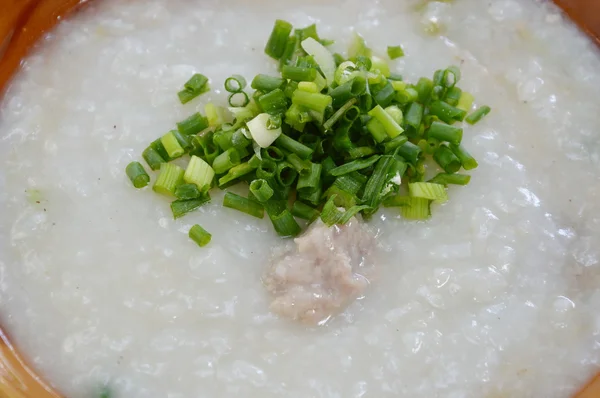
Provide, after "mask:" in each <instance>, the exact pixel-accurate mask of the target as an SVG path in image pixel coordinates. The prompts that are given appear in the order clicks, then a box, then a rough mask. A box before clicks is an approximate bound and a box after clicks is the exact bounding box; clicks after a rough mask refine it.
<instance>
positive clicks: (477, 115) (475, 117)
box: [465, 105, 492, 124]
mask: <svg viewBox="0 0 600 398" xmlns="http://www.w3.org/2000/svg"><path fill="white" fill-rule="evenodd" d="M491 110H492V108H490V107H489V106H487V105H484V106H481V107H479V108H477V110H476V111H474V112H473V113H471V114H470V115H469V116H467V118H466V119H465V121H466V122H467V123H469V124H475V123H477V122H478V121H480V120H481V118H483V117H484V116H485V115H487V114H488V113H490V111H491Z"/></svg>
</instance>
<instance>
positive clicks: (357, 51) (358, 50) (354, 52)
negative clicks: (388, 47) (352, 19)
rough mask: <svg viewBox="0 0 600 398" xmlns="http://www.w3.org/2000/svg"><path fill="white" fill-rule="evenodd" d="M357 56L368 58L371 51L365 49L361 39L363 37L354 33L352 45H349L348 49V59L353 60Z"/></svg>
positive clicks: (365, 46)
mask: <svg viewBox="0 0 600 398" xmlns="http://www.w3.org/2000/svg"><path fill="white" fill-rule="evenodd" d="M358 56H363V57H370V56H371V49H370V48H369V47H367V43H366V42H365V39H363V37H362V36H361V35H359V34H358V33H356V32H354V37H353V39H352V43H351V44H350V48H348V58H350V59H354V58H356V57H358Z"/></svg>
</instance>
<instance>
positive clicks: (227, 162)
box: [212, 148, 241, 174]
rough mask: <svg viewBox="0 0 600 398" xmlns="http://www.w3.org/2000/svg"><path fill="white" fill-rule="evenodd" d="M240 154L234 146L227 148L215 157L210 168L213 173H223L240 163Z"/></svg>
mask: <svg viewBox="0 0 600 398" xmlns="http://www.w3.org/2000/svg"><path fill="white" fill-rule="evenodd" d="M240 162H241V159H240V154H239V152H238V151H237V150H236V149H235V148H229V149H228V150H226V151H225V152H223V153H222V154H220V155H219V156H217V157H216V158H215V160H214V161H213V164H212V168H213V170H214V172H215V174H222V173H225V172H226V171H227V170H229V169H230V168H232V167H233V166H237V165H238V164H240Z"/></svg>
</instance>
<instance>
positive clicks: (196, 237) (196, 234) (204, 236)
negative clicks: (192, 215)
mask: <svg viewBox="0 0 600 398" xmlns="http://www.w3.org/2000/svg"><path fill="white" fill-rule="evenodd" d="M188 235H189V237H190V239H191V240H193V241H194V242H196V243H197V244H198V246H200V247H204V246H206V245H208V244H209V243H210V240H211V238H212V235H211V234H210V233H208V232H207V231H206V230H205V229H204V228H202V227H201V226H200V225H198V224H195V225H194V226H193V227H192V228H190V232H189V233H188Z"/></svg>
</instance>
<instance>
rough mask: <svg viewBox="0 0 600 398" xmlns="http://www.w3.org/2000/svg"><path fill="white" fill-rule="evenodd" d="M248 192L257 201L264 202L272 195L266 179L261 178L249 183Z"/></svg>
mask: <svg viewBox="0 0 600 398" xmlns="http://www.w3.org/2000/svg"><path fill="white" fill-rule="evenodd" d="M250 192H252V194H253V195H254V197H255V198H256V199H257V200H258V201H259V202H266V201H267V200H269V199H271V197H272V196H273V189H272V188H271V187H270V186H269V183H268V182H267V180H264V179H262V178H260V179H257V180H254V181H252V182H251V183H250Z"/></svg>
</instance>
